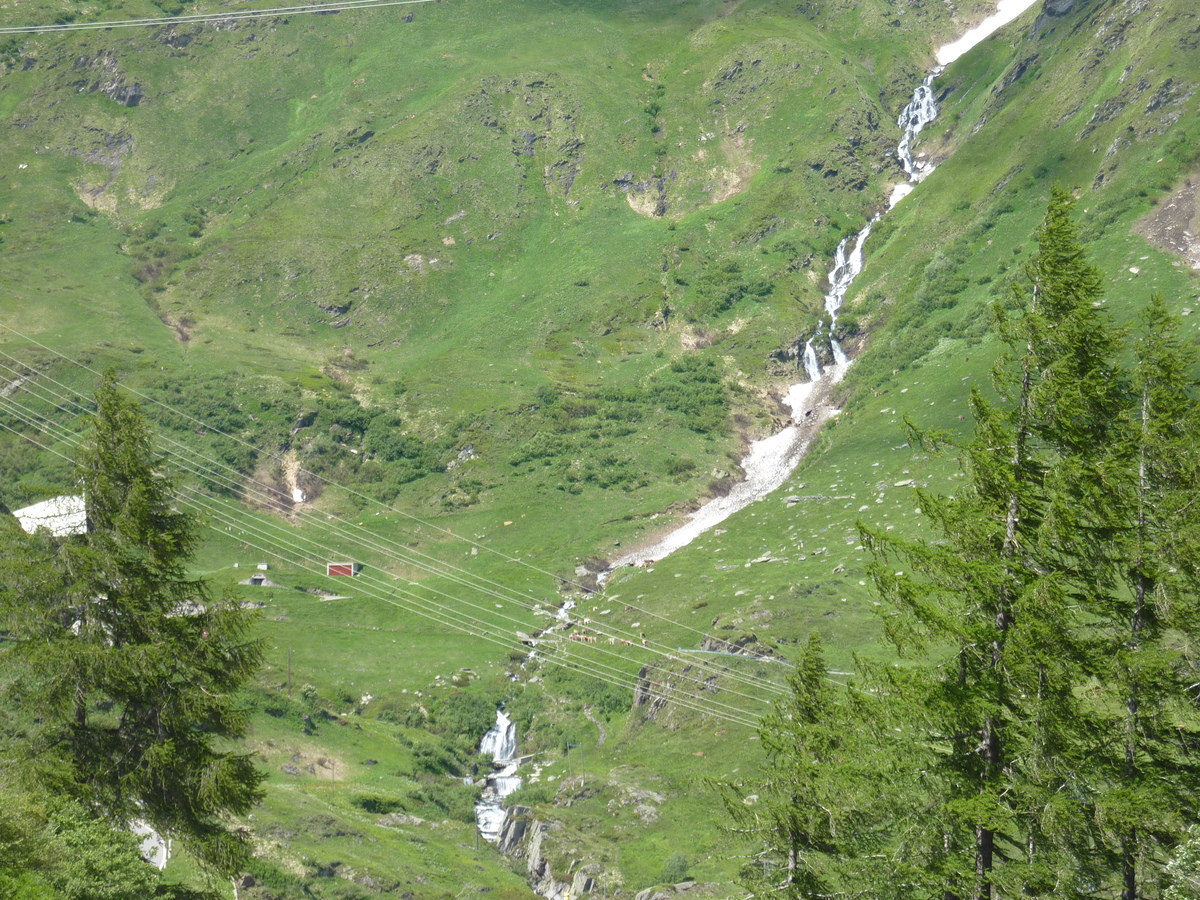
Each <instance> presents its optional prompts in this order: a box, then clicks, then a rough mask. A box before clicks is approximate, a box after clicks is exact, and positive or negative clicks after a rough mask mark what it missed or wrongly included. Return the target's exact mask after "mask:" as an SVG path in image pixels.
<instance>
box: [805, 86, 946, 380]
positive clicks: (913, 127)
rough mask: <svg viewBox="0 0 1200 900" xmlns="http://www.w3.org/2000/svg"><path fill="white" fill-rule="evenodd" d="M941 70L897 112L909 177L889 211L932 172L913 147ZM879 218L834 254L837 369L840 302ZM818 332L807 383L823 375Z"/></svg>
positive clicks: (832, 321) (929, 114) (841, 362)
mask: <svg viewBox="0 0 1200 900" xmlns="http://www.w3.org/2000/svg"><path fill="white" fill-rule="evenodd" d="M943 71H944V69H943V67H942V66H938V67H937V68H935V69H934V70H933V71H932V72H931V73H930V74H929V75H928V76H926V78H925V80H924V81H922V82H921V84H920V85H919V86H918V87H917V89H916V90H915V91H913V98H912V100H910V101H909V102H908V105H907V106H905V107H904V109H903V110H902V111H901V112H900V118H899V120H898V122H897V124H898V125H899V126H900V127H901V128H903V129H904V134H903V135H902V136H901V138H900V144H899V146H897V148H896V156H897V157H898V158H899V159H900V165H901V166H903V167H904V172H905V174H906V175H908V181H907V182H905V183H903V184H898V185H896V187H895V188H894V189H893V190H892V196H891V200H890V201H889V203H888V209H891V208H892V207H893V206H895V205H896V204H897V203H899V202H900V201H901V200H903V199H904V198H905V197H907V196H908V195H909V194H910V193H911V192H912V189H913V188H914V187H916V186H917V185H918V184H920V183H921V182H922V181H923V180H924V179H925V178H926V177H927V176H928V175H929V173H930V172H932V171H933V169H934V167H933V164H932V163H930V162H929V161H927V160H923V159H913V155H912V148H913V143H914V142H915V141H916V139H917V135H919V134H920V133H921V129H923V128H924V127H925V126H926V125H928V124H929V123H930V122H932V121H933V120H934V119H936V118H937V114H938V108H937V102H936V100H935V99H934V96H933V81H934V79H935V78H937V77H938V76H939V75H941V74H942V72H943ZM882 215H883V213H880V214H879V215H877V216H875V217H874V218H872V219H871V221H870V222H868V223H867V224H866V226H865V227H864V228H863V229H862V231H860V232H859V233H858V234H856V235H855V236H854V237H852V238H849V237H846V238H842V241H841V243H839V244H838V246H837V250H836V251H835V253H834V255H833V267H832V268H831V269H830V270H829V293H827V294H826V295H825V311H826V312H827V313H829V350H830V352H831V353H832V354H833V361H834V364H835V366H837V367H839V368H840V367H842V366H846V365H849V363H850V358H849V357H848V356H847V355H846V352H845V351H844V350H843V349H842V345H841V344H840V343H839V342H838V339H837V338H836V337H835V336H834V335H835V333H836V331H837V314H838V310H840V309H841V308H842V301H843V300H845V299H846V292H847V291H849V290H850V285H851V284H853V283H854V279H855V278H857V277H858V275H859V273H860V272H862V270H863V264H864V259H863V246H864V245H865V244H866V242H867V238H868V237H870V236H871V229H872V228H873V227H874V225H875V223H876V222H878V221H879V219H880V217H881V216H882ZM851 242H853V243H851ZM847 247H850V248H851V249H850V251H849V252H847V251H846V248H847ZM821 332H822V326H820V325H818V326H817V330H816V332H814V334H813V336H812V337H811V338H809V339H808V343H806V344H805V345H804V371H805V373H806V374H807V375H808V378H809V380H810V381H816V380H818V379H819V378H820V377H821V374H822V373H821V364H820V362H819V361H818V359H817V352H816V350H815V349H814V348H813V341H815V340H817V339H818V338H819V337H820V336H821Z"/></svg>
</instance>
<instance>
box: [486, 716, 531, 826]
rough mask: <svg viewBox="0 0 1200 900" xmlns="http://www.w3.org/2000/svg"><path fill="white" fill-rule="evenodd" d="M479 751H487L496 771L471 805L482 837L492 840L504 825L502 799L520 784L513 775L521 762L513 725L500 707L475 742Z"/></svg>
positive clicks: (515, 727) (515, 775)
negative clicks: (480, 794)
mask: <svg viewBox="0 0 1200 900" xmlns="http://www.w3.org/2000/svg"><path fill="white" fill-rule="evenodd" d="M479 752H480V753H488V754H491V757H492V763H493V765H494V766H495V767H496V771H495V772H494V773H493V774H491V775H489V776H488V777H487V782H486V786H485V787H484V789H483V797H482V798H481V799H480V801H479V802H478V803H476V804H475V821H476V822H477V823H478V825H479V833H480V834H481V835H483V838H484V840H487V841H491V842H493V843H495V842H496V841H498V840H500V829H501V827H502V826H503V825H504V798H505V797H507V796H508V795H509V794H511V793H512V792H513V791H515V790H516V789H517V788H519V787H520V786H521V779H520V778H518V777H517V774H516V773H517V768H518V767H519V766H520V764H521V763H520V760H519V759H518V757H517V726H516V725H515V724H513V721H512V720H511V719H510V718H509V717H508V716H506V715H505V714H504V710H502V709H498V710H496V724H495V725H493V726H492V728H491V730H490V731H489V732H488V733H487V734H485V735H484V736H483V740H482V741H480V742H479Z"/></svg>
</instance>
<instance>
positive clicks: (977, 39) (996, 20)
mask: <svg viewBox="0 0 1200 900" xmlns="http://www.w3.org/2000/svg"><path fill="white" fill-rule="evenodd" d="M1035 3H1037V0H1000V2H999V3H998V4H997V5H996V11H995V12H994V13H992V14H991V15H990V16H988V17H987V18H986V19H984V20H983V21H982V22H980V23H979V24H978V25H976V26H975V27H974V28H972V29H971V30H970V31H968V32H967V33H966V34H964V35H963V36H962V37H960V38H959V39H958V40H956V41H951V42H950V43H949V44H946V45H945V46H943V47H941V48H939V49H938V52H937V61H938V65H939V66H948V65H950V63H952V62H954V61H955V60H956V59H958V58H959V57H960V56H962V55H963V54H964V53H966V52H967V51H968V50H970V49H971V48H972V47H975V46H977V45H978V44H980V43H982V42H983V41H985V40H987V38H988V37H990V36H991V35H992V34H993V33H994V32H996V31H997V30H999V29H1000V28H1002V27H1004V26H1005V25H1007V24H1008V23H1009V22H1011V21H1012V20H1013V19H1015V18H1016V17H1017V16H1019V15H1021V13H1023V12H1025V10H1027V9H1029V7H1031V6H1033V4H1035Z"/></svg>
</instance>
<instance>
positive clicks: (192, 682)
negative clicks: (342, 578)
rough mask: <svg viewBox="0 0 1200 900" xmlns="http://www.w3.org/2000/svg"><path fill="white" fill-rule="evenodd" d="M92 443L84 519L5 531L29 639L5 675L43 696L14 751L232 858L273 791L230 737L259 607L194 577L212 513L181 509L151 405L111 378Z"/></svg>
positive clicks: (15, 607) (83, 481) (85, 793)
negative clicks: (214, 591) (250, 819)
mask: <svg viewBox="0 0 1200 900" xmlns="http://www.w3.org/2000/svg"><path fill="white" fill-rule="evenodd" d="M96 403H97V414H96V417H95V421H94V423H93V428H92V432H91V435H90V437H89V438H88V440H87V442H86V443H85V444H84V446H83V447H82V449H81V451H80V453H79V457H78V480H79V485H80V487H81V489H82V491H83V493H84V496H85V498H86V507H87V520H88V530H87V533H85V534H77V535H70V536H67V537H61V538H58V537H52V536H50V535H49V534H48V533H46V532H45V531H39V532H38V533H37V534H35V535H32V536H26V535H24V534H23V533H21V532H20V531H19V530H14V531H10V532H7V533H5V534H4V537H3V540H4V545H5V546H4V553H3V561H2V562H0V566H2V567H3V572H2V575H0V583H2V584H3V585H4V588H3V592H2V600H3V607H2V608H3V614H4V618H5V620H6V623H7V624H8V626H9V627H10V628H11V629H12V631H13V633H14V635H15V636H16V637H18V638H19V640H18V641H17V642H16V643H15V644H14V645H13V647H12V649H11V650H10V651H9V653H8V654H7V658H8V659H9V660H11V663H10V664H12V665H14V666H15V667H16V671H17V672H18V673H19V677H17V678H15V679H13V680H11V681H9V682H8V683H7V684H6V686H5V693H6V694H7V695H8V696H7V699H8V700H9V701H10V702H12V703H13V704H15V705H16V706H17V707H18V708H19V709H22V710H26V711H33V710H37V711H38V718H37V720H36V724H30V725H29V727H28V731H27V733H26V734H25V735H24V736H23V737H24V739H23V740H22V741H19V742H15V754H14V755H16V756H17V758H18V759H20V761H22V762H24V763H26V764H27V765H28V767H29V768H30V770H31V772H32V774H33V775H34V776H35V777H36V778H37V779H38V781H39V783H40V785H41V789H42V790H44V791H48V792H51V793H53V794H55V795H62V796H65V797H71V798H75V799H77V800H78V801H79V803H80V804H82V807H83V808H86V809H89V810H96V811H99V812H101V813H102V814H103V815H104V816H105V817H106V818H107V819H109V820H110V821H111V822H113V823H114V824H118V825H124V823H127V822H129V821H132V820H135V819H143V820H146V821H148V822H149V823H150V824H151V825H152V826H153V827H154V828H155V829H157V830H158V831H159V832H161V833H164V834H168V835H170V836H171V837H172V838H173V839H174V840H176V841H177V842H179V843H181V844H182V845H183V846H184V847H186V848H187V849H188V850H189V851H190V852H191V853H192V854H193V855H194V856H195V857H196V858H197V859H198V860H200V861H201V862H202V863H203V864H205V865H206V866H207V867H209V868H211V869H213V870H214V871H217V872H222V873H232V872H234V871H236V870H237V868H238V866H239V863H240V862H241V861H242V860H243V859H245V857H246V854H247V850H248V838H247V837H246V836H245V835H244V834H242V833H240V832H237V831H233V830H231V829H230V827H229V825H228V817H229V816H230V815H237V814H242V813H245V812H246V811H248V810H249V809H250V808H251V807H252V806H253V805H254V804H255V803H256V802H257V801H258V799H259V798H260V796H261V790H260V788H259V785H260V782H261V781H262V775H261V774H260V773H259V772H257V771H256V769H255V766H254V760H253V758H252V756H251V755H249V754H246V753H242V752H234V751H231V750H228V749H225V745H224V744H223V743H222V742H223V740H224V739H226V738H234V737H238V736H240V735H241V734H242V733H243V732H244V730H245V725H246V721H245V716H244V713H243V711H242V709H241V708H240V705H239V702H238V700H237V692H238V690H239V688H240V687H241V686H242V685H243V684H244V683H245V682H246V680H247V679H248V678H249V677H250V676H251V675H252V674H253V673H254V672H255V671H256V670H257V669H258V667H259V665H260V661H261V658H262V648H261V645H260V642H259V641H258V640H257V639H255V638H253V637H252V636H251V628H252V623H253V621H254V614H253V613H251V612H249V611H246V610H243V609H241V608H240V607H239V605H238V603H237V602H236V601H235V600H234V599H233V598H232V597H229V596H226V597H221V598H215V597H213V596H211V595H210V592H209V590H208V588H207V586H206V585H205V584H204V583H203V582H201V581H198V580H195V579H192V578H190V577H189V576H188V574H187V571H186V566H187V563H188V560H189V558H190V556H191V554H192V552H193V550H194V549H195V547H196V542H197V540H198V530H197V529H198V525H197V523H196V521H195V519H194V518H193V517H192V516H190V515H188V514H187V513H185V512H182V511H180V510H179V509H178V507H177V505H176V502H175V493H174V484H173V482H172V480H171V478H170V477H168V476H167V475H165V474H163V473H162V472H161V471H160V469H159V466H160V460H159V459H158V457H157V456H156V454H155V453H154V451H153V448H152V439H151V434H150V431H149V429H148V427H147V425H146V423H145V421H144V419H143V417H142V415H141V413H140V411H139V410H138V408H137V407H136V406H135V405H134V404H133V403H132V402H130V401H128V400H126V399H124V397H123V396H122V395H121V393H120V391H119V390H118V388H117V387H116V385H115V384H113V383H112V382H106V383H104V384H103V385H102V386H101V388H100V389H99V390H98V391H97V394H96Z"/></svg>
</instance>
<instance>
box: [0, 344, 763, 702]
mask: <svg viewBox="0 0 1200 900" xmlns="http://www.w3.org/2000/svg"><path fill="white" fill-rule="evenodd" d="M0 326H2V327H4V328H6V329H7V330H9V331H11V332H13V333H14V334H17V335H18V336H20V337H22V338H24V339H26V340H28V341H29V342H30V343H32V344H34V345H36V346H38V347H41V348H42V349H44V350H47V351H48V352H50V353H52V354H54V355H55V356H58V357H59V358H60V359H63V360H65V361H67V362H70V363H73V364H74V365H76V366H78V367H80V368H82V369H84V370H86V371H88V372H91V373H92V374H96V375H98V374H99V373H97V372H96V371H95V370H94V369H92V368H91V367H89V366H87V365H86V364H84V363H81V362H78V361H76V360H74V359H72V358H71V357H68V356H66V355H64V354H62V353H59V352H58V351H56V350H54V349H52V348H50V347H47V346H45V345H44V344H41V343H39V342H38V341H36V340H33V339H32V338H30V337H28V336H26V335H23V334H21V333H20V332H18V331H16V329H14V328H12V327H11V326H8V325H3V323H0ZM0 356H4V357H6V358H8V359H10V360H12V361H14V362H16V363H17V364H18V365H21V366H22V367H24V368H26V369H30V371H32V372H34V373H35V374H38V373H37V372H36V370H34V369H33V368H32V367H30V366H28V365H27V364H25V363H22V362H21V361H20V360H18V359H17V358H16V357H13V356H11V355H10V354H8V353H4V352H3V351H0ZM6 368H7V367H6ZM9 371H12V372H14V374H17V373H16V372H15V370H12V369H9ZM40 377H42V378H44V379H45V380H48V381H50V382H51V383H53V384H55V385H57V386H58V387H60V388H62V389H63V390H65V391H69V392H70V393H73V394H75V395H76V396H78V397H82V398H84V399H88V398H87V397H86V395H84V394H82V393H80V392H79V391H76V390H74V389H73V388H70V387H68V386H66V385H63V384H61V383H60V382H57V381H54V379H52V378H49V377H48V376H45V375H40ZM121 387H123V388H124V389H125V390H127V391H128V392H129V393H131V394H133V395H134V396H137V397H139V398H141V399H142V400H144V401H146V402H149V403H153V404H155V405H156V406H159V407H162V408H163V409H166V410H167V411H168V412H170V413H172V414H173V415H176V416H179V417H181V418H183V419H185V420H187V421H189V422H191V423H193V424H196V425H200V426H202V427H204V428H205V429H206V430H210V431H212V432H214V433H215V434H218V435H221V436H222V437H225V438H226V439H228V440H232V441H234V442H236V443H238V444H241V445H242V446H244V447H248V448H250V449H253V450H254V451H255V452H256V453H257V452H261V448H258V447H255V446H254V445H252V444H250V443H249V442H247V441H244V440H242V439H241V438H238V437H237V436H236V435H231V434H229V433H227V432H224V431H222V430H221V429H219V428H215V427H213V426H211V425H209V424H208V423H207V422H204V421H203V420H200V419H197V418H195V417H194V416H191V415H188V414H187V413H184V412H181V411H180V410H177V409H175V408H174V407H172V406H170V405H169V404H167V403H164V402H162V401H160V400H157V399H155V398H153V397H150V396H148V395H146V394H143V393H141V392H139V391H137V390H135V389H133V388H130V387H128V386H126V385H122V386H121ZM58 396H60V399H61V395H58ZM76 405H78V404H76ZM80 408H83V407H80ZM177 446H180V447H183V446H184V445H182V444H177ZM186 449H188V451H189V452H191V453H193V454H195V453H196V451H194V450H191V449H190V448H186ZM266 456H267V457H268V458H270V459H274V460H275V461H277V462H280V463H283V462H284V460H283V458H282V457H281V456H280V455H279V454H275V453H266ZM210 462H212V463H213V464H215V465H218V466H221V467H223V468H225V469H226V470H228V471H230V472H232V473H234V476H235V477H236V478H237V479H239V483H238V484H235V485H233V486H232V487H233V489H234V490H235V491H237V490H240V489H241V487H242V485H241V483H240V480H243V479H244V476H243V475H242V474H241V473H240V472H238V471H237V470H235V469H233V468H231V467H229V466H225V465H223V464H221V463H218V462H216V461H213V460H210ZM300 471H301V472H302V473H304V474H307V475H309V476H310V477H312V478H314V479H316V480H318V481H320V482H322V483H324V484H327V485H328V484H330V482H329V481H328V480H327V479H325V478H323V477H321V476H319V475H317V474H315V473H313V472H311V471H309V470H307V469H303V468H301V469H300ZM248 481H250V483H256V482H253V480H252V479H248ZM263 487H264V488H265V489H266V490H267V491H268V492H269V493H270V494H273V495H275V496H277V497H284V496H285V495H283V494H282V492H280V491H279V490H278V489H276V488H274V487H272V486H269V485H263ZM339 487H342V489H343V490H346V491H347V492H348V493H350V494H352V495H354V496H357V497H359V498H361V499H363V500H367V501H369V502H372V503H375V504H376V505H378V506H381V507H383V508H384V509H387V510H389V511H393V512H396V513H398V514H399V515H401V516H403V517H405V518H406V519H409V520H410V521H415V522H417V523H419V524H421V525H422V526H424V527H428V528H430V529H432V530H435V531H438V532H441V533H442V534H446V535H448V536H450V537H453V538H455V539H456V540H459V541H462V542H463V543H466V544H469V545H471V546H474V547H476V548H479V549H482V550H484V551H486V552H490V553H492V554H494V555H497V556H499V557H501V558H502V559H504V560H506V561H508V562H515V563H517V564H519V565H522V566H525V567H526V568H529V569H531V570H532V571H535V572H538V573H541V574H544V575H546V576H547V577H550V578H554V579H556V580H559V581H562V582H563V583H564V584H572V585H575V586H577V587H583V586H582V585H579V584H578V583H577V582H574V581H570V580H569V579H562V578H559V577H558V576H555V575H553V574H552V573H550V572H547V571H545V570H544V569H540V568H538V567H537V566H532V565H530V564H528V563H525V562H524V561H523V560H521V559H520V558H519V557H511V556H508V555H507V554H504V553H500V552H499V551H496V550H493V549H491V548H489V547H487V546H486V545H484V544H479V543H478V542H476V541H472V540H470V539H468V538H463V537H461V536H460V535H457V534H456V533H454V532H452V531H449V530H448V529H445V528H441V527H439V526H437V525H434V524H433V523H431V522H428V521H426V520H423V519H420V518H418V517H416V516H413V515H411V514H409V513H406V512H404V511H403V510H400V509H397V508H395V507H390V506H387V505H386V504H382V503H379V501H376V500H374V498H370V497H367V496H366V495H364V494H362V493H360V492H358V491H355V490H353V489H352V488H347V487H344V486H339ZM272 502H274V503H277V504H279V506H280V507H284V506H285V504H284V503H282V502H280V501H278V500H274V501H272ZM288 502H290V498H288ZM301 515H302V516H303V515H304V514H303V513H302V514H301ZM329 518H331V519H337V517H334V516H330V517H329ZM337 521H338V522H339V523H341V524H343V525H345V526H346V527H347V528H350V529H353V530H354V531H356V532H360V533H362V534H366V535H368V536H370V537H371V539H372V540H373V541H384V542H386V543H389V544H391V546H392V548H394V549H392V550H382V552H384V553H385V554H388V555H393V554H398V555H400V556H402V557H407V555H410V554H415V555H417V556H420V557H422V558H424V559H425V560H429V561H432V563H433V565H434V566H435V567H437V566H443V567H449V568H452V569H454V570H455V571H457V572H462V573H463V574H464V575H465V576H466V577H468V578H471V579H479V578H480V577H479V576H476V575H473V574H471V573H466V572H465V570H462V569H460V568H459V567H457V566H453V565H452V564H450V563H445V562H442V561H440V560H436V559H435V558H434V557H432V556H429V555H428V554H424V553H421V552H420V551H414V550H409V549H408V548H405V547H403V546H402V545H400V544H398V543H396V542H394V541H387V540H386V539H383V538H379V537H377V536H375V535H371V533H370V532H367V531H365V530H364V529H362V528H361V526H358V525H354V524H353V523H347V522H344V520H341V519H337ZM321 524H324V523H321ZM343 536H345V535H343ZM351 540H354V541H355V542H356V543H358V544H359V545H360V546H364V545H363V544H362V539H361V538H351ZM375 546H376V549H381V548H379V547H378V545H375ZM405 561H407V562H409V563H410V564H413V565H416V566H418V567H419V568H425V569H426V570H427V571H430V568H429V564H428V563H416V562H414V561H413V560H412V559H411V558H406V560H405ZM442 574H444V573H442ZM480 580H482V581H484V582H486V583H487V584H488V585H490V586H492V587H494V588H497V589H499V590H501V591H505V592H511V594H513V595H515V596H508V597H505V598H502V599H508V600H509V601H510V602H514V603H518V604H522V603H528V602H534V603H537V602H538V601H537V600H536V598H532V597H530V596H529V595H524V598H525V599H524V600H522V599H516V598H517V597H520V596H522V595H520V594H519V593H517V592H516V591H513V590H512V589H510V588H508V587H507V586H505V585H502V584H499V583H497V582H494V581H491V580H489V579H480ZM477 589H479V588H477ZM481 590H482V589H481ZM496 596H498V597H499V595H496ZM626 606H627V608H628V609H631V610H635V611H637V612H639V613H642V614H644V615H648V616H650V617H653V618H656V619H658V620H659V621H662V622H665V623H667V624H669V625H673V626H675V627H677V628H682V629H684V630H686V631H691V632H693V633H694V634H699V635H701V636H703V637H706V638H707V637H708V635H707V633H706V632H703V631H700V630H699V629H696V628H692V627H690V626H688V625H685V624H683V623H680V622H675V621H673V620H671V619H669V618H667V617H666V616H662V615H659V614H657V613H652V612H650V611H648V610H645V609H641V608H638V607H636V606H633V605H631V604H626ZM588 624H592V623H588ZM608 627H609V628H610V629H611V630H614V631H615V632H616V633H617V634H620V633H622V632H623V629H620V628H615V629H613V628H612V627H611V626H608ZM624 633H625V634H632V632H624ZM638 638H639V640H641V641H642V642H643V646H647V647H660V648H662V650H661V652H662V653H663V654H664V655H667V656H668V657H670V647H669V645H664V644H660V643H659V642H657V641H652V642H650V643H646V641H645V639H644V638H642V637H641V634H640V633H639V635H638ZM716 640H720V639H716ZM623 643H624V641H623ZM722 643H724V642H722ZM675 661H681V660H675ZM701 667H702V668H704V669H706V670H708V671H712V672H715V673H716V674H719V675H723V676H725V677H728V678H731V679H732V680H734V681H737V682H740V683H742V684H746V685H748V686H751V687H754V688H755V689H758V690H764V689H765V690H767V691H768V692H771V693H776V694H783V693H786V690H785V689H783V688H781V687H778V686H776V685H774V684H772V683H771V682H769V681H765V680H764V679H763V678H762V677H761V676H753V675H751V676H746V675H744V674H742V673H739V672H736V671H735V670H733V669H730V668H729V667H727V666H720V665H713V664H711V663H702V664H701ZM697 681H698V679H697ZM753 699H756V700H757V699H760V698H757V697H755V698H753Z"/></svg>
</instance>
